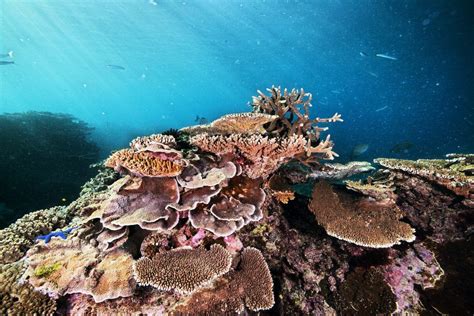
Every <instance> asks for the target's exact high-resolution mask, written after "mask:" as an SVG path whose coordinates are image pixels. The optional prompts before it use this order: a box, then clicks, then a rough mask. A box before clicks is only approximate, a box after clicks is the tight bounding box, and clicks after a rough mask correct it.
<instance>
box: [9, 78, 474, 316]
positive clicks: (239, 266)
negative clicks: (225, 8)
mask: <svg viewBox="0 0 474 316" xmlns="http://www.w3.org/2000/svg"><path fill="white" fill-rule="evenodd" d="M268 92H269V94H268V95H267V94H264V93H262V92H260V91H259V92H258V96H256V97H254V98H253V102H252V108H253V111H252V112H248V113H239V114H229V115H225V116H223V117H221V118H218V119H217V120H215V121H213V122H211V123H209V124H203V125H197V126H190V127H185V128H183V129H181V130H171V131H169V132H165V133H163V134H154V135H150V136H145V137H139V138H137V139H134V140H133V141H132V142H131V143H130V148H127V149H122V150H119V151H117V152H115V153H113V154H112V155H111V156H110V157H109V158H108V159H107V160H106V161H105V166H106V167H108V169H104V170H102V171H101V172H100V173H99V174H98V175H97V176H96V177H95V178H93V179H91V180H90V181H89V182H88V183H86V185H84V189H83V191H82V192H81V195H80V197H79V198H78V199H77V200H76V201H74V202H73V203H71V204H70V205H69V206H65V207H55V208H51V209H47V210H40V211H37V212H33V213H30V214H28V215H26V216H24V217H23V218H21V219H19V220H18V221H17V222H16V223H14V224H12V225H10V227H8V228H6V229H4V230H2V231H0V276H1V284H2V288H1V289H0V298H1V313H2V314H9V313H10V314H27V313H32V312H34V313H37V314H52V313H54V312H57V313H59V314H71V315H82V314H113V313H117V312H120V313H123V314H140V313H141V314H150V315H161V314H163V315H213V314H215V315H224V314H237V313H243V312H247V313H253V312H258V311H262V312H263V313H265V311H267V310H270V309H272V308H273V310H272V311H274V312H277V313H281V314H285V315H290V314H324V313H334V312H335V311H337V312H341V313H344V312H348V313H351V312H352V313H354V312H356V311H358V312H359V313H362V314H363V313H364V312H372V313H373V312H374V311H375V312H377V313H391V312H416V311H419V310H421V309H422V306H423V305H422V304H421V302H420V296H419V294H417V292H416V291H415V286H417V287H419V286H420V287H422V288H429V287H433V286H434V285H435V284H436V283H437V281H438V280H440V279H441V278H442V277H443V269H442V268H441V266H440V265H439V263H438V262H437V260H436V258H435V255H434V253H433V251H432V250H431V248H430V246H429V244H430V243H431V244H433V243H434V244H439V245H443V244H446V243H448V242H450V241H453V240H461V239H463V238H464V239H465V238H466V236H467V234H468V231H469V230H471V231H472V227H466V224H463V221H462V218H463V216H464V215H466V214H467V213H468V212H469V211H472V207H473V195H474V192H473V191H474V189H473V177H472V171H473V157H472V155H450V156H449V157H448V159H446V160H420V161H403V160H394V159H379V160H377V163H378V164H380V165H381V166H382V168H381V170H379V171H377V172H376V173H374V174H373V175H372V176H369V177H367V179H366V180H364V181H358V182H357V181H346V182H345V184H344V185H341V184H339V185H334V184H331V182H329V181H331V180H335V179H337V180H340V179H343V178H346V177H348V176H351V175H353V174H357V173H363V172H368V171H373V169H374V168H373V167H372V166H371V165H370V164H369V163H366V162H352V163H349V164H347V165H342V164H322V163H321V162H319V160H320V159H329V160H332V159H333V158H334V157H337V154H336V153H335V152H334V151H333V143H332V141H331V139H330V137H329V135H327V136H326V137H322V136H321V135H320V134H321V132H324V131H326V130H327V128H326V127H320V124H321V123H332V122H338V121H342V119H341V116H340V115H339V114H337V113H336V114H335V115H334V116H333V117H331V118H327V119H322V118H311V117H310V110H309V109H310V107H311V100H312V96H311V94H309V93H306V92H304V91H303V90H302V89H301V90H291V91H288V90H286V89H285V90H282V89H280V88H279V87H272V88H271V89H268ZM308 171H309V172H308ZM308 180H311V181H317V183H316V184H315V185H314V189H313V191H312V196H311V199H309V201H308V200H307V199H305V198H304V196H303V195H301V194H297V193H296V192H295V190H294V187H295V185H297V184H299V183H304V182H307V181H308ZM339 183H340V182H339ZM400 201H402V202H401V203H400ZM427 205H428V206H427ZM73 227H74V228H73ZM321 227H322V228H323V229H321ZM41 234H43V235H41ZM38 235H41V236H39V237H37V236H38ZM419 236H420V237H419ZM35 237H37V238H36V239H41V240H44V242H36V243H35ZM52 237H60V238H52ZM428 241H429V242H430V243H428ZM400 244H402V245H401V246H397V245H400ZM380 248H381V249H382V250H381V249H380ZM374 251H379V253H378V256H380V258H381V260H378V261H376V262H374V263H372V264H371V265H370V266H369V268H367V264H359V265H358V264H357V262H363V261H364V259H363V258H365V257H370V254H371V253H372V252H374ZM380 251H382V252H380ZM364 269H365V270H364ZM364 271H366V272H364ZM358 286H361V287H363V289H364V291H368V290H370V291H372V292H373V293H381V294H380V295H378V296H377V297H374V298H372V299H371V300H370V301H369V297H370V295H368V296H366V295H361V296H360V298H359V299H357V298H356V297H355V296H354V295H355V294H353V293H354V292H355V290H354V289H357V287H358ZM360 293H364V292H363V291H362V290H361V291H360ZM60 298H61V299H60Z"/></svg>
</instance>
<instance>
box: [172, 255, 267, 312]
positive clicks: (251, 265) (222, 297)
mask: <svg viewBox="0 0 474 316" xmlns="http://www.w3.org/2000/svg"><path fill="white" fill-rule="evenodd" d="M274 303H275V300H274V296H273V281H272V277H271V274H270V270H269V269H268V266H267V264H266V262H265V259H264V257H263V256H262V254H261V252H260V251H259V250H258V249H255V248H251V247H249V248H245V249H244V250H243V251H242V254H241V258H240V263H239V266H238V267H237V268H236V270H234V271H231V272H230V273H229V274H228V275H225V276H223V277H222V279H220V280H217V282H216V285H215V286H214V287H212V288H210V289H203V290H201V291H197V292H196V293H195V294H193V295H192V296H191V297H190V298H189V299H187V300H186V301H184V302H183V303H182V304H180V305H178V307H177V312H178V314H183V315H227V314H234V313H241V312H243V311H244V308H245V307H247V308H248V309H250V310H251V311H259V310H265V309H270V308H271V307H272V306H273V304H274Z"/></svg>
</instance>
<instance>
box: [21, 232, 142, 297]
mask: <svg viewBox="0 0 474 316" xmlns="http://www.w3.org/2000/svg"><path fill="white" fill-rule="evenodd" d="M27 257H28V264H29V265H28V268H27V270H26V272H25V275H24V276H23V278H25V280H27V281H28V282H29V283H30V284H31V285H33V286H34V287H35V288H36V289H38V290H41V291H42V292H44V293H48V294H49V295H50V296H53V297H57V296H59V295H65V294H68V293H84V294H90V295H92V296H93V298H94V300H95V301H96V302H102V301H104V300H107V299H113V298H117V297H126V296H130V295H132V291H133V288H134V281H133V278H132V262H133V259H132V256H131V255H130V254H128V253H126V252H125V251H123V250H114V251H112V252H109V253H107V254H106V255H105V256H100V252H99V250H98V249H96V248H94V247H93V246H91V245H89V244H86V243H83V242H81V241H80V240H77V239H73V240H67V241H63V240H52V241H51V242H49V243H48V244H43V245H37V246H36V247H35V248H32V249H31V250H30V251H28V253H27ZM45 266H56V267H57V269H55V270H54V271H52V272H51V273H49V274H47V275H39V274H38V273H37V272H35V271H38V270H37V269H38V268H41V267H45Z"/></svg>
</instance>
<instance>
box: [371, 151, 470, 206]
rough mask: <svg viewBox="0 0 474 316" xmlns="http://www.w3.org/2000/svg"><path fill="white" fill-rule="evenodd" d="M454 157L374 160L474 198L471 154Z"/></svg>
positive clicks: (392, 168)
mask: <svg viewBox="0 0 474 316" xmlns="http://www.w3.org/2000/svg"><path fill="white" fill-rule="evenodd" d="M450 157H452V159H418V160H416V161H412V160H402V159H388V158H378V159H375V160H374V161H375V162H376V163H378V164H380V165H382V166H383V167H385V168H387V169H390V170H396V171H402V172H405V173H408V174H410V175H415V176H419V177H422V178H424V179H427V180H429V181H431V182H434V183H437V184H438V185H440V186H442V187H445V188H447V189H449V190H451V191H453V192H454V193H456V194H457V195H460V196H463V197H465V198H468V199H474V176H473V175H472V170H473V169H474V163H473V162H472V159H471V158H469V156H467V157H464V156H462V155H459V154H458V155H454V154H451V156H450Z"/></svg>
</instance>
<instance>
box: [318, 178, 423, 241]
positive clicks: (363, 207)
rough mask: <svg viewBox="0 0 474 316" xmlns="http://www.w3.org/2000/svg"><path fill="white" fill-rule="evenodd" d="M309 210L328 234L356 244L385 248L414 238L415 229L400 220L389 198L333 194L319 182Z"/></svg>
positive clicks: (396, 208) (398, 213) (399, 215)
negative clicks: (381, 199)
mask: <svg viewBox="0 0 474 316" xmlns="http://www.w3.org/2000/svg"><path fill="white" fill-rule="evenodd" d="M310 209H311V211H312V212H313V213H314V215H315V216H316V220H317V221H318V223H319V224H320V225H322V226H323V227H324V229H325V230H326V232H327V233H328V234H329V235H331V236H334V237H336V238H339V239H342V240H345V241H349V242H352V243H354V244H356V245H359V246H365V247H372V248H387V247H391V246H393V245H396V244H398V243H400V241H408V242H412V241H414V240H415V234H414V233H415V230H414V229H413V228H411V227H410V225H408V224H407V223H404V222H401V221H400V218H402V216H403V214H402V212H401V211H400V209H399V208H398V206H396V204H395V203H393V202H392V201H390V200H384V201H374V200H371V199H367V198H363V199H357V198H353V197H351V196H350V195H348V194H345V193H339V194H337V193H336V192H334V191H333V189H332V188H331V186H330V185H329V184H328V183H327V182H324V181H322V182H319V183H317V184H316V185H315V187H314V191H313V197H312V201H311V204H310Z"/></svg>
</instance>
